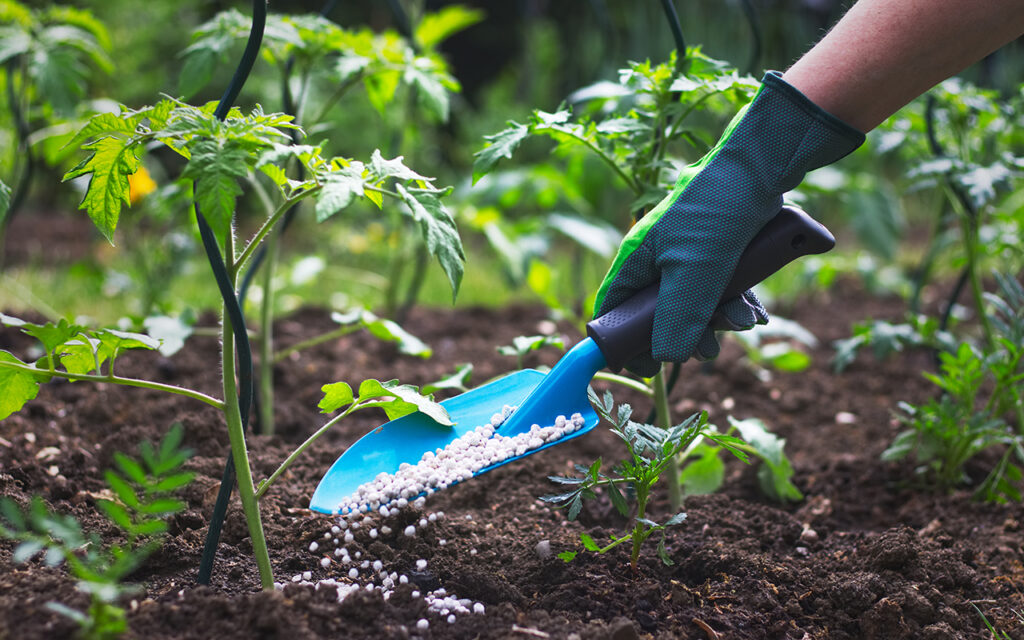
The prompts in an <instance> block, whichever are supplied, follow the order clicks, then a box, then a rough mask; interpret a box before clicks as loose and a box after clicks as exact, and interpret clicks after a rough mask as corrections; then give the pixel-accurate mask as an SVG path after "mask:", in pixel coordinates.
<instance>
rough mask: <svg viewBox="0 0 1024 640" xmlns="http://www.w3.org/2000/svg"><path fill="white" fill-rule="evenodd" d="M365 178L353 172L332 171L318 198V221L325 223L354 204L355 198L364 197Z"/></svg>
mask: <svg viewBox="0 0 1024 640" xmlns="http://www.w3.org/2000/svg"><path fill="white" fill-rule="evenodd" d="M363 194H364V190H363V177H362V175H361V172H359V173H357V172H356V171H352V170H341V171H332V172H331V173H329V174H327V176H326V178H325V179H324V186H323V189H321V190H320V193H319V194H317V197H316V207H315V208H314V213H315V214H316V221H317V222H323V221H324V220H326V219H328V218H330V217H331V216H333V215H334V214H335V213H337V212H339V211H341V210H342V209H344V208H345V207H347V206H348V205H349V204H351V203H352V200H353V198H355V196H362V195H363Z"/></svg>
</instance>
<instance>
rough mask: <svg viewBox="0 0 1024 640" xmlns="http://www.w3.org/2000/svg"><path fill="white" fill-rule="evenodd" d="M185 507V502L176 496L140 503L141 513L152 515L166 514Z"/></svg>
mask: <svg viewBox="0 0 1024 640" xmlns="http://www.w3.org/2000/svg"><path fill="white" fill-rule="evenodd" d="M184 508H185V503H184V502H182V501H181V500H175V499H174V498H156V499H155V500H147V501H146V502H145V503H143V504H141V505H139V509H138V510H139V513H144V514H146V515H151V516H166V515H170V514H172V513H177V512H179V511H182V510H183V509H184Z"/></svg>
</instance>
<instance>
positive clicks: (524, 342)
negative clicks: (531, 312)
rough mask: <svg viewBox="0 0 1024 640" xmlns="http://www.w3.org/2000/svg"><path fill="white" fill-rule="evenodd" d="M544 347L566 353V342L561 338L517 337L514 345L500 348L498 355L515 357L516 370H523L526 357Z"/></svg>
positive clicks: (513, 342) (513, 341) (513, 340)
mask: <svg viewBox="0 0 1024 640" xmlns="http://www.w3.org/2000/svg"><path fill="white" fill-rule="evenodd" d="M544 347H555V348H556V349H561V350H563V351H564V350H565V340H564V339H563V338H562V337H561V336H516V337H515V338H513V339H512V344H506V345H502V346H500V347H498V353H500V354H501V355H503V356H515V358H516V368H518V369H522V368H523V367H524V365H523V361H524V359H525V358H526V355H527V354H528V353H530V352H532V351H538V350H540V349H543V348H544Z"/></svg>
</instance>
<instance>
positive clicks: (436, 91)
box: [402, 58, 457, 122]
mask: <svg viewBox="0 0 1024 640" xmlns="http://www.w3.org/2000/svg"><path fill="white" fill-rule="evenodd" d="M421 60H423V59H422V58H417V59H416V60H414V61H413V63H412V64H411V65H409V66H407V67H406V68H405V73H404V74H403V76H402V79H403V80H404V81H405V82H406V83H407V84H409V85H411V86H413V87H415V88H416V89H417V93H416V100H417V102H418V103H419V106H420V107H421V108H422V109H423V110H424V111H425V112H427V113H429V114H431V115H432V116H434V117H435V118H437V120H439V121H441V122H448V115H449V108H450V107H449V100H448V89H447V87H446V84H448V85H451V84H452V81H451V80H450V79H449V78H448V77H447V74H445V73H443V72H440V71H439V70H438V69H436V68H435V67H434V66H433V65H424V64H419V62H420V61H421ZM428 62H429V61H428ZM446 81H447V82H446ZM455 86H457V85H455Z"/></svg>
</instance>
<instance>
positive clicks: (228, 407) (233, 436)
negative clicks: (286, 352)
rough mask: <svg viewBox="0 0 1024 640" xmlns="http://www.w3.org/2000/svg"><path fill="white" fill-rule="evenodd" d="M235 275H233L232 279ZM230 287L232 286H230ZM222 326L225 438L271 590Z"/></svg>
mask: <svg viewBox="0 0 1024 640" xmlns="http://www.w3.org/2000/svg"><path fill="white" fill-rule="evenodd" d="M231 236H232V234H230V233H229V234H228V238H227V241H226V245H227V246H226V247H225V251H224V254H225V255H226V256H228V257H230V256H232V255H233V252H234V239H233V238H232V237H231ZM233 277H234V274H232V278H233ZM232 284H233V283H232ZM223 316H224V319H223V323H222V325H221V327H222V329H221V331H222V333H221V378H222V380H221V381H222V384H223V388H224V398H225V402H224V418H225V420H226V421H227V427H228V438H229V439H230V441H231V456H232V459H233V460H234V463H235V475H236V476H237V478H238V497H239V498H240V499H241V501H242V511H243V512H244V513H245V520H246V524H248V526H249V537H250V538H251V539H252V552H253V556H254V557H255V559H256V566H257V567H258V568H259V572H260V585H261V586H262V587H263V589H264V590H267V591H270V590H273V588H274V570H273V568H272V567H271V566H270V553H269V551H268V550H267V538H266V536H265V535H264V533H263V522H262V520H261V519H260V505H259V502H258V501H257V500H256V489H255V487H254V486H253V480H252V469H251V468H250V467H249V452H248V451H247V450H246V446H245V426H244V425H243V424H242V414H241V409H240V406H239V400H238V388H237V386H236V384H235V334H234V330H233V329H232V326H231V319H230V318H229V317H228V314H227V309H225V310H224V314H223Z"/></svg>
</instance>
